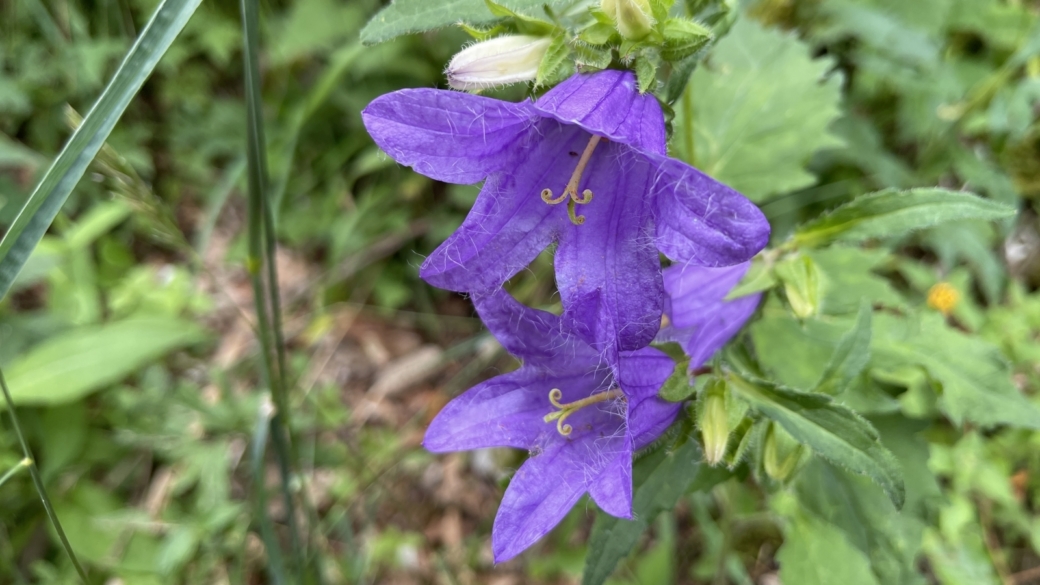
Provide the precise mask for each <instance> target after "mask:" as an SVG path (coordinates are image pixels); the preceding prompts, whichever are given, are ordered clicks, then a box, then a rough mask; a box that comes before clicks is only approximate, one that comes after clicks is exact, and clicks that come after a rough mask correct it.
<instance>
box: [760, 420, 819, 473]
mask: <svg viewBox="0 0 1040 585" xmlns="http://www.w3.org/2000/svg"><path fill="white" fill-rule="evenodd" d="M808 454H809V453H808V451H806V449H805V446H803V445H802V444H801V443H799V442H798V441H795V440H794V437H792V436H791V435H790V434H788V433H787V431H785V430H784V429H782V428H780V427H779V426H777V425H776V423H773V424H770V425H769V428H768V429H766V437H765V440H764V441H763V447H762V466H763V467H764V468H765V470H766V474H767V475H768V476H769V477H771V478H773V479H775V480H777V481H780V482H783V481H787V480H788V479H790V478H791V476H793V475H794V473H795V471H798V469H799V468H800V467H801V466H802V463H804V462H805V461H806V460H807V458H808V457H807V456H808Z"/></svg>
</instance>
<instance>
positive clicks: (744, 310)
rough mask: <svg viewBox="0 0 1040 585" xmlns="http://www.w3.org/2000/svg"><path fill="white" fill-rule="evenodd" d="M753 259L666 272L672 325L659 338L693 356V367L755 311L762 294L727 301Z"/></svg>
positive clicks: (732, 334)
mask: <svg viewBox="0 0 1040 585" xmlns="http://www.w3.org/2000/svg"><path fill="white" fill-rule="evenodd" d="M750 266H751V263H750V262H744V263H741V264H737V265H734V266H728V267H724V268H707V267H702V266H672V267H670V268H667V269H666V270H665V271H664V286H665V290H666V291H667V292H668V301H667V302H666V303H665V313H666V314H667V315H668V318H669V321H670V323H669V325H668V326H667V327H664V328H663V329H662V330H661V332H660V334H658V336H657V340H658V341H674V342H677V343H679V345H681V346H682V348H683V351H685V352H686V355H688V356H690V369H691V370H692V369H694V368H699V367H700V366H702V365H704V363H705V362H707V361H708V360H709V359H711V357H712V356H713V355H715V352H717V351H718V350H720V349H722V347H723V346H724V345H726V343H727V342H728V341H729V340H730V339H731V338H732V337H733V336H734V335H736V334H737V332H738V331H740V329H741V327H743V326H744V323H746V322H747V320H748V319H749V318H751V315H753V314H754V313H755V309H756V308H757V307H758V302H759V300H760V299H761V297H762V295H761V294H753V295H748V296H746V297H740V298H737V299H733V300H732V301H725V300H723V299H725V297H726V295H728V294H729V291H730V290H731V289H732V288H733V287H734V286H736V284H737V283H738V282H739V281H740V279H741V278H743V276H744V274H745V273H746V272H747V270H748V268H749V267H750Z"/></svg>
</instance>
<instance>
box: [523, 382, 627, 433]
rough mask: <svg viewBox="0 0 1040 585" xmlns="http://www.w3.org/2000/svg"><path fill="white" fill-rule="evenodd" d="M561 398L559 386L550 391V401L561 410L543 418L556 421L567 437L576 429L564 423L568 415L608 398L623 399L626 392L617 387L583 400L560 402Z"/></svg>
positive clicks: (558, 427) (547, 420) (561, 431)
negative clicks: (623, 392)
mask: <svg viewBox="0 0 1040 585" xmlns="http://www.w3.org/2000/svg"><path fill="white" fill-rule="evenodd" d="M561 398H563V392H562V391H561V390H560V389H559V388H553V389H552V390H550V391H549V402H551V403H552V405H553V406H555V407H556V408H558V409H559V410H554V411H553V412H550V413H549V414H547V415H545V417H544V418H543V419H542V420H544V421H545V422H552V421H556V430H557V431H559V433H560V434H561V435H563V436H565V437H566V436H567V435H570V434H571V432H573V431H574V427H572V426H571V425H568V424H564V421H565V420H567V417H568V416H570V415H572V414H574V413H575V412H578V411H579V410H581V409H582V408H585V407H586V406H589V405H590V404H597V403H600V402H606V401H607V400H613V399H614V398H621V399H622V400H624V399H625V396H624V394H622V392H621V389H620V388H615V389H613V390H608V391H606V392H599V393H597V394H593V395H592V396H589V397H587V398H582V399H581V400H575V401H574V402H560V399H561Z"/></svg>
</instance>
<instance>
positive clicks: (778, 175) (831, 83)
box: [673, 19, 841, 202]
mask: <svg viewBox="0 0 1040 585" xmlns="http://www.w3.org/2000/svg"><path fill="white" fill-rule="evenodd" d="M832 67H833V62H832V61H831V60H830V59H815V60H814V59H812V57H811V48H810V47H809V46H808V45H807V44H805V43H803V42H801V41H800V40H798V38H797V37H796V36H794V35H793V34H789V33H783V32H780V31H776V30H767V29H764V28H762V27H761V26H760V25H758V24H756V23H755V22H754V21H752V20H750V19H741V20H739V21H738V22H737V23H736V24H735V25H734V26H733V29H732V30H731V31H730V33H729V34H728V35H727V36H726V37H724V38H723V39H722V40H720V41H719V42H718V44H717V45H716V46H715V48H714V50H713V51H712V53H711V57H710V60H709V66H708V67H700V68H698V69H697V70H696V71H695V72H694V73H693V76H692V77H691V78H690V82H689V83H688V84H687V86H686V90H685V92H684V93H683V95H682V97H681V99H680V100H679V101H678V103H676V105H675V106H676V117H675V137H674V141H673V142H674V143H673V149H674V151H675V153H676V156H678V157H679V158H682V159H683V160H685V161H686V162H689V163H690V164H692V165H694V166H696V167H698V168H700V169H702V170H704V171H705V172H706V173H708V174H709V175H711V176H712V177H714V178H716V179H718V180H720V181H722V182H724V183H726V184H728V185H730V186H732V187H733V188H734V189H736V190H738V191H740V192H741V193H744V194H745V195H747V196H748V197H750V198H751V199H752V200H753V201H756V202H757V201H763V200H765V199H768V198H769V197H770V196H772V195H775V194H778V193H783V192H787V191H791V190H794V189H798V188H801V187H805V186H808V185H811V184H813V183H815V182H816V178H815V177H814V176H813V175H812V174H811V173H809V172H808V171H806V170H805V168H804V167H805V165H806V163H807V162H808V161H809V158H810V156H812V154H813V153H814V152H815V151H817V150H819V149H821V148H827V147H834V146H838V145H840V144H841V142H840V140H838V138H836V137H835V136H834V135H832V134H831V133H830V132H829V131H828V126H829V125H830V124H831V122H832V121H833V120H834V119H836V118H837V117H838V115H839V114H840V107H839V104H840V100H841V76H840V75H838V74H832V75H830V76H829V77H828V76H827V73H828V71H829V70H831V68H832Z"/></svg>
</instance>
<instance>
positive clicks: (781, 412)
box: [729, 375, 906, 508]
mask: <svg viewBox="0 0 1040 585" xmlns="http://www.w3.org/2000/svg"><path fill="white" fill-rule="evenodd" d="M729 381H730V388H731V389H732V390H733V391H734V392H737V393H738V394H740V395H741V396H743V397H744V398H745V399H747V401H748V402H750V403H751V406H752V408H754V409H756V410H758V411H759V412H761V413H762V414H763V415H765V416H767V417H769V418H770V419H772V420H774V421H776V422H777V423H779V424H780V426H782V427H783V428H784V430H786V431H787V432H788V433H790V434H791V436H792V437H794V438H795V439H796V440H797V441H798V442H800V443H803V444H805V445H808V446H809V448H811V449H812V450H813V451H814V452H815V453H817V454H818V455H820V456H821V457H823V458H824V459H827V460H828V461H831V462H832V463H835V464H837V465H840V466H841V467H844V468H846V469H848V470H850V471H853V472H855V473H860V474H863V475H866V476H867V477H870V478H871V479H872V480H874V482H875V483H877V484H878V485H879V486H881V488H882V489H884V490H885V493H886V494H888V497H889V499H891V500H892V503H893V504H895V506H896V507H897V508H899V507H902V505H903V499H904V498H905V495H906V494H905V492H904V488H903V478H902V475H901V472H900V470H899V464H898V463H897V462H896V460H895V457H893V456H892V454H891V453H890V452H889V451H888V449H886V448H885V447H884V446H882V445H881V442H880V441H879V439H878V434H877V431H876V430H874V427H872V426H871V425H870V423H869V422H867V421H866V419H864V418H862V417H861V416H859V415H857V414H856V413H855V412H853V411H852V410H850V409H848V408H846V407H844V406H841V405H839V404H837V403H835V402H834V401H832V400H831V398H830V397H829V396H825V395H823V394H813V393H807V392H800V391H798V390H793V389H789V388H784V387H782V386H776V385H774V384H771V383H768V382H763V381H759V382H750V381H748V380H744V379H743V378H740V377H738V376H734V375H730V377H729Z"/></svg>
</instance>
